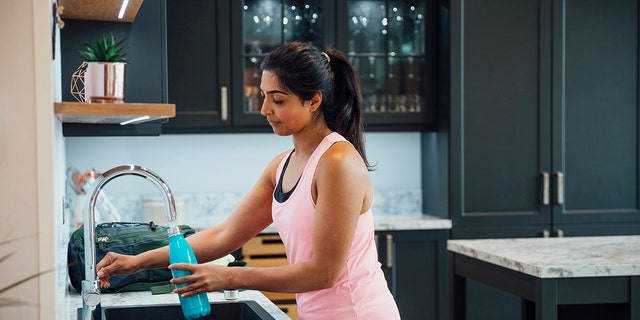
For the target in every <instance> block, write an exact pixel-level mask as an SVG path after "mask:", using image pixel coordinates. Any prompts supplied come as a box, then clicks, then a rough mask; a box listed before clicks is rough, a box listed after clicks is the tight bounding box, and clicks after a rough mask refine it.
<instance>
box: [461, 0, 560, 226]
mask: <svg viewBox="0 0 640 320" xmlns="http://www.w3.org/2000/svg"><path fill="white" fill-rule="evenodd" d="M550 10H551V3H550V0H538V1H530V0H494V1H482V2H480V1H469V0H458V1H452V2H451V72H450V76H451V114H450V117H451V128H450V148H451V150H450V166H451V168H450V169H451V171H450V183H451V188H450V190H451V218H452V220H453V223H454V228H455V229H454V231H453V236H454V238H456V237H467V236H466V235H464V232H465V229H464V228H465V227H471V226H473V227H483V229H484V230H497V229H498V228H503V227H508V229H505V230H508V231H509V232H511V233H509V234H507V233H508V232H507V233H504V234H503V235H506V236H538V235H539V234H540V233H541V231H542V229H543V228H548V225H549V221H550V219H551V218H550V212H551V210H550V206H549V205H545V203H546V202H547V200H548V198H547V197H545V194H544V192H542V191H543V189H544V188H543V185H544V182H545V181H544V179H543V176H545V177H550V174H551V172H550V130H551V128H550V116H551V106H550V103H551V101H550V100H551V96H550V71H549V70H550V67H551V65H550V55H551V53H550V52H551V50H550V44H551V36H550V26H551V21H550V18H551V17H550ZM525 225H526V227H523V228H521V229H518V228H514V227H518V226H525ZM513 231H516V233H517V234H514V233H513ZM486 236H490V235H485V237H486Z"/></svg>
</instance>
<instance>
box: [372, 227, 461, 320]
mask: <svg viewBox="0 0 640 320" xmlns="http://www.w3.org/2000/svg"><path fill="white" fill-rule="evenodd" d="M448 237H449V230H410V231H378V232H376V238H377V245H378V255H379V258H380V263H381V264H382V270H383V271H384V274H385V277H386V279H387V283H388V285H389V289H390V290H391V293H392V294H393V296H394V297H395V299H396V303H397V304H398V309H400V317H401V318H402V319H403V320H413V319H416V320H418V319H419V320H431V319H440V320H444V319H449V277H448V260H447V239H448Z"/></svg>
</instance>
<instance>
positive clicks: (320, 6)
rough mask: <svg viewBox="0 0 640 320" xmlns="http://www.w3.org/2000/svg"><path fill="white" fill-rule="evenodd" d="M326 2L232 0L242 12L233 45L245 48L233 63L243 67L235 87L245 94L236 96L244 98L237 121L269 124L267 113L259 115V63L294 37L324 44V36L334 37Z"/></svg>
mask: <svg viewBox="0 0 640 320" xmlns="http://www.w3.org/2000/svg"><path fill="white" fill-rule="evenodd" d="M240 5H241V6H242V7H240ZM327 5H330V2H328V1H323V0H315V1H314V0H304V1H299V0H293V1H291V0H289V1H277V0H245V1H238V2H237V4H233V6H235V8H234V9H235V10H234V11H238V12H241V13H242V17H241V19H238V20H239V21H241V24H236V25H234V26H233V28H232V29H233V30H242V35H241V37H237V38H236V37H233V39H238V40H239V41H238V44H237V45H234V47H238V48H242V49H241V52H239V53H237V54H234V55H233V57H242V59H241V60H238V61H236V62H235V65H234V67H235V68H237V69H241V70H243V71H244V72H243V73H242V75H243V76H242V78H237V79H235V81H234V85H235V86H236V87H238V88H240V87H241V88H244V91H243V92H241V93H242V94H243V95H242V96H240V95H239V93H240V92H236V95H235V96H234V98H235V99H236V100H240V101H242V103H241V104H238V105H236V106H235V109H234V112H235V113H236V114H239V116H238V117H237V119H236V123H237V124H239V125H266V122H265V119H264V117H263V116H262V115H260V108H261V106H262V98H261V96H260V89H259V87H260V78H261V76H262V71H261V70H260V63H261V62H262V60H263V58H264V56H265V55H266V54H267V53H268V52H270V51H271V50H273V49H275V48H277V47H279V46H280V45H282V44H283V43H286V42H289V41H294V40H297V41H304V42H311V43H313V44H314V45H316V46H317V47H319V48H323V47H324V45H325V42H324V41H325V39H330V38H332V35H330V34H329V35H326V34H325V33H326V32H327V28H326V26H327V25H328V22H327V19H326V17H325V15H326V14H325V9H326V8H327ZM234 20H235V19H234ZM233 24H234V22H233V21H232V25H233ZM232 41H233V40H232ZM240 42H241V43H240ZM239 106H241V107H242V108H241V109H240V108H239Z"/></svg>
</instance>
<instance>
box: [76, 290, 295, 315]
mask: <svg viewBox="0 0 640 320" xmlns="http://www.w3.org/2000/svg"><path fill="white" fill-rule="evenodd" d="M208 296H209V301H210V302H223V301H227V300H225V299H224V296H223V293H222V292H210V293H208ZM100 297H101V299H102V300H101V301H102V305H104V306H113V305H117V306H142V305H151V304H165V303H175V304H179V303H180V302H179V299H178V295H177V294H174V293H167V294H157V295H152V294H151V292H149V291H145V292H124V293H108V294H102V295H101V296H100ZM250 300H253V301H256V302H258V304H260V306H262V308H264V309H265V310H266V311H267V312H269V314H271V316H273V317H274V318H275V319H276V320H285V319H286V320H288V319H291V318H289V317H288V316H287V315H286V314H285V313H284V312H282V310H280V309H279V308H278V307H277V306H276V305H275V304H273V303H272V302H271V301H269V299H267V298H266V297H265V296H264V295H263V294H262V293H260V291H253V290H243V291H240V293H239V299H238V300H233V301H250ZM67 302H68V303H67V315H66V318H65V319H67V320H77V312H78V311H77V310H78V308H82V301H81V298H80V294H77V293H76V294H71V296H70V297H69V299H67ZM212 312H215V309H212Z"/></svg>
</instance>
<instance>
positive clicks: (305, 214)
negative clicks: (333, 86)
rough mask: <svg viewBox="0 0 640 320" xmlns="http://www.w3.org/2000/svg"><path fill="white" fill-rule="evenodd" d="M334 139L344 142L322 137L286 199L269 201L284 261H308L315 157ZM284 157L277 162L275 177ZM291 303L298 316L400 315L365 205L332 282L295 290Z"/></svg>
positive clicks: (390, 319) (387, 318)
mask: <svg viewBox="0 0 640 320" xmlns="http://www.w3.org/2000/svg"><path fill="white" fill-rule="evenodd" d="M339 141H347V140H346V139H345V138H344V137H342V136H341V135H340V134H338V133H336V132H333V133H331V134H329V135H328V136H326V137H325V138H324V139H323V140H322V142H321V143H320V145H318V147H317V148H316V150H315V151H314V152H313V154H312V155H311V158H310V159H309V161H308V162H307V164H306V166H305V168H304V171H303V173H302V176H301V177H300V180H299V181H298V184H297V186H296V187H295V189H294V190H293V192H292V193H291V195H290V196H289V198H288V199H287V200H286V201H284V202H282V203H279V202H277V201H276V200H275V198H274V199H273V204H272V215H273V222H274V224H275V226H276V228H277V229H278V233H279V234H280V237H281V238H282V241H283V242H284V245H285V248H286V252H287V259H288V260H289V263H292V264H293V263H298V262H304V261H308V260H310V258H311V256H312V255H313V217H314V214H315V208H316V206H315V203H314V201H313V198H312V194H311V186H312V183H313V182H312V181H313V175H314V173H315V171H316V167H317V165H318V161H319V160H320V157H322V155H323V154H324V153H325V151H327V149H329V147H331V146H332V145H333V144H334V143H336V142H339ZM286 159H287V157H284V159H283V160H282V162H281V163H280V165H279V166H278V169H277V171H276V181H277V180H278V179H279V177H280V175H281V174H282V170H283V166H284V163H285V161H286ZM296 302H297V304H298V316H299V318H300V319H301V320H315V319H322V320H326V319H344V320H348V319H366V320H376V319H379V320H394V319H400V315H399V313H398V308H397V306H396V303H395V301H394V299H393V296H392V295H391V293H390V292H389V289H388V287H387V282H386V280H385V278H384V274H383V273H382V269H381V268H380V263H379V262H378V253H377V250H376V246H375V241H374V224H373V213H372V212H371V209H369V210H367V212H365V213H363V214H361V215H360V218H359V220H358V224H357V227H356V231H355V237H354V239H353V243H352V244H351V249H350V251H349V256H348V258H347V262H346V265H345V268H344V272H343V274H342V275H341V276H340V278H339V279H338V281H337V282H336V284H335V285H334V286H333V287H331V288H329V289H323V290H317V291H310V292H303V293H298V294H297V295H296Z"/></svg>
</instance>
